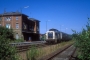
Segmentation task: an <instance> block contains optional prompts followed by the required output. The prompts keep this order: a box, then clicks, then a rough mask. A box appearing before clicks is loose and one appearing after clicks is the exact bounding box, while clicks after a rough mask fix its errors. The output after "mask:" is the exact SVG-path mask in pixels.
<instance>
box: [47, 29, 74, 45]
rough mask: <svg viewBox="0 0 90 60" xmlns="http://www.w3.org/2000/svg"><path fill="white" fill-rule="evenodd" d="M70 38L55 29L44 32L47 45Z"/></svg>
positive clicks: (68, 35)
mask: <svg viewBox="0 0 90 60" xmlns="http://www.w3.org/2000/svg"><path fill="white" fill-rule="evenodd" d="M71 39H72V37H71V35H70V34H67V33H64V32H61V31H59V30H57V29H49V31H47V32H46V42H47V43H58V42H61V41H69V40H71Z"/></svg>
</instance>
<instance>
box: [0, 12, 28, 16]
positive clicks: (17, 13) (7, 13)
mask: <svg viewBox="0 0 90 60" xmlns="http://www.w3.org/2000/svg"><path fill="white" fill-rule="evenodd" d="M10 15H24V16H27V15H25V14H22V13H21V12H4V13H2V14H0V16H10ZM27 17H28V16H27Z"/></svg>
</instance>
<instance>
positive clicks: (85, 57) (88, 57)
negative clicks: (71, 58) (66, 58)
mask: <svg viewBox="0 0 90 60" xmlns="http://www.w3.org/2000/svg"><path fill="white" fill-rule="evenodd" d="M72 31H73V32H74V34H73V39H74V40H75V46H76V47H77V48H79V51H78V58H79V59H80V60H90V21H88V23H87V25H86V29H84V28H83V29H82V31H81V32H76V31H75V30H72Z"/></svg>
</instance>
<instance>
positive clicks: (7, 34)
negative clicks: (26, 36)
mask: <svg viewBox="0 0 90 60" xmlns="http://www.w3.org/2000/svg"><path fill="white" fill-rule="evenodd" d="M0 36H3V37H4V38H6V39H14V35H13V30H12V29H8V28H5V27H1V26H0Z"/></svg>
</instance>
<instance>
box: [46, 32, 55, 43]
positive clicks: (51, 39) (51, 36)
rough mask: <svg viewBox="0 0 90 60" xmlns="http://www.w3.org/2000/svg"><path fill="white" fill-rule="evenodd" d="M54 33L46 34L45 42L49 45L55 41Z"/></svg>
mask: <svg viewBox="0 0 90 60" xmlns="http://www.w3.org/2000/svg"><path fill="white" fill-rule="evenodd" d="M54 35H55V34H54V31H47V32H46V42H48V43H51V42H54V41H55V39H54V38H55V37H54Z"/></svg>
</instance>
